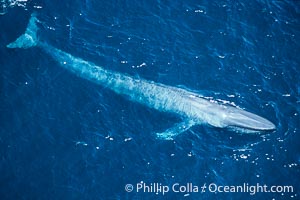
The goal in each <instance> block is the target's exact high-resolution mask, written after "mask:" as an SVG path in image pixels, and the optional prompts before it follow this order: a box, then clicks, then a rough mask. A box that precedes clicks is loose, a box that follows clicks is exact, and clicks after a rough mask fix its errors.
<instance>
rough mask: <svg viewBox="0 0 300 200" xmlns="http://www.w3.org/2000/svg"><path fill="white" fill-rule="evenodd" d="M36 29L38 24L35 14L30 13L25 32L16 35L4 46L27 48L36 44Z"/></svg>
mask: <svg viewBox="0 0 300 200" xmlns="http://www.w3.org/2000/svg"><path fill="white" fill-rule="evenodd" d="M37 31H38V26H37V18H36V14H35V13H32V14H31V18H30V20H29V23H28V25H27V28H26V31H25V33H24V34H23V35H21V36H20V37H18V38H17V39H16V40H15V41H14V42H12V43H10V44H8V45H7V46H6V47H7V48H23V49H27V48H30V47H33V46H36V45H37V43H38V38H37Z"/></svg>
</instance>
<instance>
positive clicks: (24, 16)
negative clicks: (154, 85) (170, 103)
mask: <svg viewBox="0 0 300 200" xmlns="http://www.w3.org/2000/svg"><path fill="white" fill-rule="evenodd" d="M0 5H1V10H0V11H1V15H0V27H1V34H0V70H1V71H0V77H1V78H0V81H1V82H0V101H1V103H0V113H1V114H0V155H1V160H0V174H1V175H0V183H1V187H0V198H1V199H3V200H4V199H104V200H106V199H299V198H300V197H299V196H300V186H299V185H300V182H299V180H300V167H299V166H300V148H299V147H300V136H299V134H300V131H299V129H300V119H299V115H300V107H299V103H300V96H299V92H300V84H299V77H300V67H299V65H300V56H299V53H300V38H299V36H300V34H299V33H300V4H299V2H298V1H283V0H282V1H277V0H276V1H275V0H274V1H271V0H270V1H263V0H253V1H249V0H244V1H241V0H238V1H229V0H228V1H225V0H222V1H210V0H203V1H193V0H185V1H169V0H166V1H160V0H156V1H155V0H154V1H139V0H131V1H96V0H85V1H83V0H81V1H80V0H75V1H74V0H72V1H70V0H64V1H61V0H60V1H58V0H51V1H49V0H48V1H47V0H32V1H24V0H23V1H16V0H15V1H12V0H6V1H1V3H0ZM34 12H35V13H37V17H38V19H39V21H40V22H39V27H40V30H39V39H40V40H42V41H44V42H46V43H49V44H51V45H53V46H55V47H57V48H58V49H61V50H63V51H65V52H68V53H70V54H71V55H73V56H75V57H80V58H82V59H84V60H87V61H90V62H93V63H96V64H97V65H99V66H103V67H104V68H105V69H109V70H113V71H117V72H121V73H125V74H128V75H131V76H133V77H135V78H141V79H147V80H151V81H154V82H158V83H163V84H166V85H171V86H176V87H181V88H185V89H188V90H191V91H194V92H197V93H199V94H201V95H203V96H206V97H212V98H213V99H216V100H217V99H220V100H223V101H228V102H230V103H231V104H234V105H237V106H239V107H241V108H243V109H246V110H247V111H250V112H253V113H255V114H258V115H260V116H262V117H265V118H267V119H268V120H270V121H272V122H273V123H274V124H275V125H276V127H277V128H276V130H275V131H272V132H268V133H263V134H254V135H249V134H241V133H237V132H235V131H232V130H227V129H220V128H214V127H211V126H209V125H201V126H195V127H192V128H191V129H190V130H188V131H186V132H185V133H183V134H180V135H179V136H177V137H176V138H175V139H174V140H169V141H165V140H159V139H157V138H156V136H155V133H156V132H162V131H164V130H165V129H167V128H169V127H171V126H172V125H173V124H175V123H177V122H179V121H180V118H179V117H178V116H176V115H174V114H172V113H161V112H159V111H157V110H153V109H151V108H147V107H145V106H143V105H139V104H137V103H134V102H130V101H128V100H127V99H126V98H124V97H122V96H119V95H117V94H115V93H113V92H112V91H111V90H109V88H104V87H101V86H99V85H96V84H94V83H92V82H89V81H88V80H84V79H82V78H80V77H77V76H76V75H75V74H72V73H70V72H69V71H68V70H66V69H63V68H62V67H61V66H60V65H59V64H58V63H57V62H56V61H55V60H53V59H52V58H51V57H50V56H49V55H47V54H45V53H44V52H43V51H41V50H40V49H39V48H36V47H34V48H30V49H7V48H6V45H7V44H8V43H10V42H12V41H14V40H15V39H16V38H17V37H18V36H19V35H21V34H22V33H24V31H25V29H26V26H27V23H28V21H29V18H30V15H31V14H32V13H34ZM138 183H142V184H146V185H148V186H151V184H152V185H155V183H157V184H161V185H162V186H168V187H170V189H171V187H172V185H173V184H175V183H179V184H180V185H183V186H186V185H187V184H189V183H191V184H193V186H198V187H199V191H198V192H190V191H182V192H174V191H169V192H168V193H165V194H164V195H163V194H162V193H161V192H158V193H157V194H156V192H155V191H147V190H146V191H143V190H139V191H137V188H136V187H137V184H138ZM212 183H214V184H216V185H219V186H226V185H227V186H238V185H243V184H248V185H249V186H251V185H257V184H260V185H264V184H266V185H267V186H292V187H293V191H290V192H284V191H280V192H268V193H266V192H258V193H255V194H250V192H249V191H248V192H239V193H234V192H223V193H221V192H210V191H209V190H208V186H209V184H212ZM126 184H132V185H133V191H132V192H126V190H125V186H126ZM204 184H205V185H206V186H207V187H206V188H205V190H204V191H203V192H202V188H201V187H202V186H203V185H204Z"/></svg>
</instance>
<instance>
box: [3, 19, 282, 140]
mask: <svg viewBox="0 0 300 200" xmlns="http://www.w3.org/2000/svg"><path fill="white" fill-rule="evenodd" d="M37 22H38V19H37V17H36V14H35V13H33V14H32V15H31V18H30V20H29V23H28V26H27V29H26V31H25V33H24V34H23V35H21V36H20V37H19V38H17V39H16V40H15V41H14V42H12V43H10V44H8V45H7V47H8V48H24V49H26V48H30V47H38V48H41V49H42V50H43V51H44V52H46V53H47V54H48V55H50V56H51V57H52V58H53V59H55V60H56V61H57V62H58V63H59V64H60V65H61V66H62V67H64V68H66V69H67V70H69V71H71V72H73V73H74V74H76V75H77V76H79V77H82V78H84V79H87V80H90V81H92V82H94V83H97V84H99V85H102V86H104V87H106V88H109V89H111V90H113V91H114V92H116V93H118V94H120V95H123V96H126V97H127V98H128V99H129V100H131V101H134V102H138V103H141V104H143V105H145V106H148V107H150V108H154V109H156V110H159V111H162V112H172V113H176V114H178V115H179V116H181V118H182V122H181V123H178V124H175V125H174V126H173V127H171V128H169V129H167V130H166V131H164V132H161V133H157V137H158V138H161V139H173V138H174V137H175V136H176V135H178V134H180V133H183V132H185V131H186V130H188V129H189V128H191V127H192V126H194V125H199V124H203V123H206V124H209V125H211V126H214V127H219V128H226V127H228V128H233V129H236V130H243V131H244V132H247V131H248V132H252V131H254V132H262V131H270V130H274V129H275V128H276V127H275V125H274V124H273V123H272V122H270V121H269V120H267V119H265V118H263V117H260V116H258V115H256V114H253V113H250V112H248V111H245V110H242V109H240V108H237V107H233V106H231V105H225V104H220V103H218V102H215V101H211V100H207V99H205V98H203V97H201V96H200V95H199V94H197V93H193V92H190V91H187V90H185V89H182V88H177V87H172V86H167V85H164V84H160V83H155V82H153V81H148V80H144V79H137V78H133V77H131V76H128V75H124V74H121V73H117V72H114V71H110V70H107V69H104V68H102V67H100V66H97V65H96V64H94V63H92V62H88V61H85V60H83V59H81V58H77V57H74V56H72V55H70V54H69V53H67V52H64V51H62V50H60V49H57V48H55V47H53V46H52V45H50V44H48V43H46V42H43V41H41V40H39V38H38V35H37V31H38V25H37Z"/></svg>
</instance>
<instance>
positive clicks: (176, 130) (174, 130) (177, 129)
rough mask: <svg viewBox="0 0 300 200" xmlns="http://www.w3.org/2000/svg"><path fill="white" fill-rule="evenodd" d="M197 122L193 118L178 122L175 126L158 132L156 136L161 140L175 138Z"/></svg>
mask: <svg viewBox="0 0 300 200" xmlns="http://www.w3.org/2000/svg"><path fill="white" fill-rule="evenodd" d="M195 124H196V123H195V122H194V121H193V120H186V121H183V122H180V123H178V124H175V125H174V126H173V127H171V128H169V129H167V130H166V131H164V132H162V133H156V136H157V138H159V139H161V140H173V138H174V137H175V136H177V135H179V134H180V133H183V132H185V131H187V130H188V129H190V128H191V127H192V126H194V125H195Z"/></svg>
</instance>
